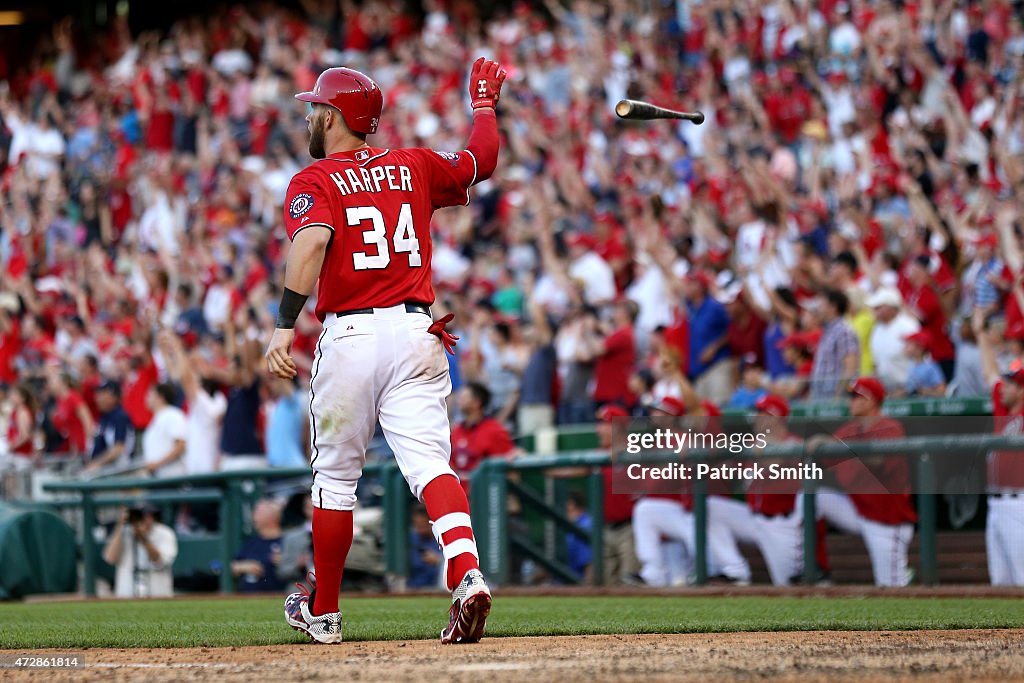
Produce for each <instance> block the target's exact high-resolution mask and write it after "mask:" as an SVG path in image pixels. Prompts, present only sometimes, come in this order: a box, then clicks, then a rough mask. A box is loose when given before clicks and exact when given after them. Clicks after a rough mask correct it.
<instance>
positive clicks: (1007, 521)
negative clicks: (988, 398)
mask: <svg viewBox="0 0 1024 683" xmlns="http://www.w3.org/2000/svg"><path fill="white" fill-rule="evenodd" d="M992 405H993V411H992V413H993V415H994V416H995V418H996V420H995V428H996V433H997V434H1003V435H1006V436H1016V435H1019V434H1024V370H1014V371H1013V372H1010V373H1007V374H1005V375H1003V377H1002V379H1000V380H999V381H998V382H996V385H995V387H994V388H993V389H992ZM987 460H988V462H987V467H986V470H987V472H986V475H987V476H986V484H987V487H988V519H987V520H986V521H985V550H986V551H987V555H988V575H989V580H990V581H991V582H992V585H993V586H1024V454H1022V453H1021V452H1020V451H992V452H991V453H989V454H988V456H987Z"/></svg>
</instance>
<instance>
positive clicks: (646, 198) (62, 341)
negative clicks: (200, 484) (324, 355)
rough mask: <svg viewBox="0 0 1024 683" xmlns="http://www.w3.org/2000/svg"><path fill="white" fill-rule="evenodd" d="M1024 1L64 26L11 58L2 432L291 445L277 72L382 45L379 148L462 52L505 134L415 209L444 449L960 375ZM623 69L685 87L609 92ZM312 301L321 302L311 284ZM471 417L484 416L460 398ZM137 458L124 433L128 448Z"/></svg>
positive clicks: (987, 281) (271, 13) (242, 462)
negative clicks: (423, 221) (441, 377)
mask: <svg viewBox="0 0 1024 683" xmlns="http://www.w3.org/2000/svg"><path fill="white" fill-rule="evenodd" d="M1022 22H1024V14H1022V10H1021V7H1020V4H1019V3H1016V2H1009V1H1006V0H977V1H966V0H920V1H917V2H910V1H906V2H901V1H896V0H878V1H872V2H867V1H864V0H851V1H849V2H847V1H834V0H822V1H809V0H807V1H805V0H782V1H775V0H768V1H764V2H753V1H750V0H704V1H703V2H680V3H673V2H665V1H659V0H650V1H646V2H625V1H623V0H615V1H612V2H610V3H605V2H591V1H588V0H572V1H571V2H563V1H562V0H545V2H533V3H528V2H519V3H516V4H514V5H510V6H508V7H507V8H506V9H498V10H496V11H492V12H490V13H489V14H488V15H487V16H486V17H484V16H481V14H480V13H479V10H478V9H477V7H476V6H475V4H474V3H472V2H467V1H463V0H452V1H450V2H445V1H443V0H426V1H425V2H423V3H422V5H417V7H416V8H415V9H414V10H410V8H408V7H405V6H404V5H403V4H402V3H400V2H397V1H388V2H386V1H379V0H367V1H366V2H362V3H354V2H351V1H350V0H341V1H340V2H337V3H336V2H332V1H331V0H304V1H303V2H302V3H301V7H296V8H286V7H283V6H277V5H275V4H273V3H261V4H259V5H254V6H242V5H237V6H232V7H229V8H226V10H225V11H223V12H216V13H212V14H209V15H207V16H204V17H202V18H201V19H198V18H193V19H181V20H179V21H177V22H175V23H174V24H173V25H170V26H168V27H167V28H166V30H162V31H159V32H141V33H137V34H133V33H132V32H131V31H130V30H129V28H128V24H127V22H126V21H124V20H123V19H113V20H111V21H110V22H109V24H108V26H107V27H106V28H105V29H104V30H103V31H101V32H97V33H89V32H84V31H80V30H78V28H77V27H76V25H75V23H73V22H71V21H62V22H59V23H57V24H55V26H54V28H53V31H52V33H50V34H49V35H46V36H44V37H43V39H41V40H40V41H39V42H38V44H37V45H36V46H35V48H34V49H33V50H32V51H31V53H30V54H25V55H23V56H22V58H20V59H18V60H17V61H9V62H7V63H0V171H2V173H0V196H2V201H0V384H2V386H3V410H2V417H0V419H2V420H3V422H4V424H5V425H6V428H5V429H3V430H2V431H0V439H2V440H3V443H4V450H5V451H6V452H7V453H9V454H12V460H11V461H12V462H20V463H29V462H31V461H32V459H33V458H36V457H37V456H39V455H40V454H46V455H47V456H48V457H50V456H56V457H59V458H63V459H65V461H69V462H79V463H81V464H82V465H83V466H84V467H86V468H88V469H89V470H90V471H98V470H100V469H102V468H108V469H111V468H114V469H116V468H119V467H122V468H127V467H137V466H143V467H145V468H146V469H147V470H148V471H150V472H152V473H155V474H165V475H166V474H178V473H200V472H207V471H212V470H216V469H224V468H230V467H233V466H248V465H252V464H258V463H268V462H269V464H271V465H279V466H289V465H291V466H302V465H304V464H305V463H306V462H307V458H306V455H305V453H306V440H307V439H308V436H307V430H306V405H307V397H306V393H307V389H306V387H307V386H308V376H309V375H308V373H309V363H310V358H311V351H312V347H313V343H314V340H315V337H316V335H317V333H318V329H319V324H318V322H317V321H316V319H315V317H314V316H313V315H312V313H311V312H307V314H306V315H305V316H304V317H303V318H302V319H301V320H300V323H299V326H298V331H299V335H298V341H297V344H296V348H295V355H296V360H297V362H298V363H299V365H300V367H301V368H302V371H303V374H302V375H301V377H300V380H299V381H298V382H296V383H295V384H291V383H289V382H283V381H278V380H271V379H268V378H267V376H266V375H265V373H264V371H263V361H262V351H263V347H264V344H265V342H266V340H267V339H268V337H269V333H270V331H271V329H272V328H273V324H274V322H273V321H274V319H275V316H276V306H277V302H278V299H279V295H280V289H279V288H280V283H281V282H282V279H283V272H282V269H283V264H284V256H285V254H286V250H287V247H288V244H287V238H286V235H285V233H284V230H283V228H282V218H281V211H282V207H281V203H282V201H283V198H284V193H285V188H286V186H287V183H288V181H289V179H290V177H291V175H292V174H293V173H295V172H296V171H297V170H299V169H300V168H301V167H302V166H304V165H305V164H306V163H307V162H308V161H309V158H308V156H307V130H306V124H305V122H304V120H303V116H304V114H305V112H304V110H303V109H302V107H301V105H300V104H299V103H297V102H295V101H294V100H293V99H292V94H293V93H295V92H299V91H303V90H308V89H309V88H310V87H311V86H312V84H313V82H314V80H315V78H316V76H317V75H318V74H319V73H320V71H321V70H323V69H324V68H327V67H330V66H337V65H346V66H351V67H354V68H357V69H360V70H364V71H365V72H366V73H368V74H370V75H371V76H372V77H373V78H374V79H376V80H377V82H378V83H379V84H380V86H381V88H382V90H383V92H384V95H385V105H384V115H383V118H382V122H381V127H380V132H379V133H378V134H377V135H376V136H375V137H374V138H372V139H371V140H370V142H371V144H374V145H376V146H379V147H403V146H422V147H430V148H434V149H439V150H459V149H461V148H462V146H463V145H464V143H465V141H466V139H467V136H468V124H469V122H470V117H469V115H468V102H467V101H466V98H465V95H464V92H465V87H464V82H465V78H466V75H467V71H468V66H469V64H470V63H471V61H472V59H473V58H475V56H477V55H478V54H488V55H491V56H493V57H495V58H496V59H498V60H499V61H501V63H502V64H503V65H505V67H506V68H507V70H508V72H509V79H508V82H507V83H506V86H505V92H503V97H502V101H501V105H500V108H499V122H500V126H501V130H502V134H503V139H502V152H501V159H500V162H499V166H498V171H497V172H496V174H495V176H494V178H493V179H491V180H489V181H487V182H485V183H482V184H480V185H479V186H477V187H476V189H475V190H474V198H473V202H472V204H471V205H470V206H468V207H465V208H455V209H448V210H445V211H443V212H439V213H438V214H437V215H436V216H435V222H434V225H432V226H431V231H432V234H433V238H434V245H435V247H434V249H435V250H434V257H433V269H434V277H435V288H436V291H437V298H438V300H437V304H436V305H435V309H434V311H435V317H438V311H441V312H445V311H453V312H455V314H456V322H455V327H456V332H457V333H458V334H460V335H461V337H462V341H461V342H460V343H459V345H458V347H457V349H456V356H455V357H453V358H452V359H451V362H452V368H453V375H454V376H455V379H456V386H457V387H460V388H459V389H458V390H457V392H456V394H455V396H454V399H453V400H452V405H451V410H452V421H453V426H454V428H455V433H454V436H453V441H454V446H455V448H454V454H453V461H454V464H455V466H456V469H457V470H459V471H460V472H465V471H468V470H470V469H472V467H473V466H474V465H475V463H476V462H478V461H479V459H480V458H482V457H487V456H489V455H495V454H501V453H502V452H507V451H510V450H511V449H512V448H513V441H512V440H511V439H510V437H513V438H514V437H516V436H518V435H522V434H528V433H533V432H536V431H537V430H538V429H543V428H545V427H550V426H552V425H560V424H571V423H585V422H593V421H594V420H595V411H596V410H597V409H598V408H600V407H601V406H603V405H606V404H609V403H614V404H618V405H619V406H621V407H624V408H625V409H627V410H628V411H633V412H640V411H643V410H644V407H645V406H648V405H651V404H653V403H655V402H657V401H661V400H662V399H664V398H665V397H674V398H677V399H679V400H680V401H682V403H683V404H684V406H685V407H686V408H687V409H693V408H695V407H696V406H697V405H698V403H700V402H705V404H706V403H707V402H710V403H713V404H715V405H716V406H718V407H721V408H737V409H748V410H749V409H750V408H751V407H752V406H753V405H754V402H755V401H756V400H757V399H758V398H759V397H761V396H762V395H764V394H765V393H767V392H771V393H775V394H779V395H781V396H785V397H787V398H789V399H792V400H797V401H798V400H802V399H809V400H814V401H824V400H833V399H836V398H838V397H840V396H842V395H843V394H844V392H845V389H846V387H847V385H848V381H849V380H850V379H852V378H854V377H857V376H859V375H874V376H877V377H879V378H880V379H881V380H882V381H883V383H884V384H885V385H886V388H887V390H888V391H889V394H890V396H914V395H919V396H945V395H956V396H974V395H983V394H987V393H988V392H989V391H990V390H991V380H992V376H990V375H991V373H986V372H985V370H984V369H983V368H984V365H985V364H984V363H983V362H982V360H983V359H982V356H983V355H984V354H983V352H984V351H985V350H986V348H987V349H988V350H989V351H991V353H990V354H989V356H990V357H991V358H993V359H994V363H995V364H996V366H997V369H998V370H1000V371H1005V370H1008V369H1011V368H1015V367H1017V366H1018V365H1019V363H1020V352H1021V348H1022V347H1021V344H1022V343H1024V342H1022V340H1024V317H1022V315H1021V310H1022V306H1021V304H1022V303H1024V293H1022V290H1021V275H1022V266H1024V261H1022V258H1021V248H1022V243H1024V224H1022V223H1021V221H1020V215H1019V213H1020V212H1019V207H1020V205H1021V199H1022V197H1021V196H1020V194H1019V193H1021V192H1022V191H1024V186H1022V181H1024V167H1022V164H1021V158H1020V153H1021V152H1022V151H1024V127H1022V121H1024V117H1021V116H1020V112H1019V107H1020V105H1021V101H1022V95H1024V92H1022V87H1021V86H1022V83H1024V70H1022V68H1021V67H1022V58H1024V23H1022ZM627 96H629V97H636V98H642V99H647V100H650V101H652V102H654V103H656V104H660V105H664V106H672V107H677V108H684V109H688V110H695V109H699V110H702V111H704V112H705V114H706V115H707V122H706V123H705V124H704V125H703V126H700V127H697V126H694V125H692V124H690V123H689V122H653V123H643V124H636V123H625V122H622V121H619V120H617V119H616V118H615V117H614V114H613V111H612V108H613V105H614V103H615V102H616V101H617V100H619V99H620V98H623V97H627ZM311 309H312V304H311V305H310V310H311ZM485 416H490V417H491V418H493V420H488V421H486V425H485V426H484V428H481V427H480V425H481V423H482V421H484V417H485ZM133 454H134V455H135V459H134V460H132V459H131V458H132V455H133Z"/></svg>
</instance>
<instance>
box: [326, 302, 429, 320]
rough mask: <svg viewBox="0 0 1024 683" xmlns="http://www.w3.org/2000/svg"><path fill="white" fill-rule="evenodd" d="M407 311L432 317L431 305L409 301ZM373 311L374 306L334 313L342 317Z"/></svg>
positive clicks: (406, 304)
mask: <svg viewBox="0 0 1024 683" xmlns="http://www.w3.org/2000/svg"><path fill="white" fill-rule="evenodd" d="M405 312H406V313H422V314H423V315H425V316H427V317H428V318H430V317H431V315H430V307H429V306H425V305H424V304H414V303H409V302H408V301H407V302H406V303H405ZM372 313H373V309H372V308H355V309H352V310H351V311H338V312H336V313H335V314H334V315H336V316H338V317H339V318H341V317H342V316H346V315H368V314H372Z"/></svg>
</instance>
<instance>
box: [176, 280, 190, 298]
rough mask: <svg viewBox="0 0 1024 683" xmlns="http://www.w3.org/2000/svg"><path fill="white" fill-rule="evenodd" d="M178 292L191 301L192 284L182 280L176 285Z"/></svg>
mask: <svg viewBox="0 0 1024 683" xmlns="http://www.w3.org/2000/svg"><path fill="white" fill-rule="evenodd" d="M178 294H181V295H182V296H183V297H185V298H186V299H188V300H189V301H192V285H190V284H189V283H187V282H182V283H181V284H180V285H178Z"/></svg>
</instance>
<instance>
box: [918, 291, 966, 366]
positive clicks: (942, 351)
mask: <svg viewBox="0 0 1024 683" xmlns="http://www.w3.org/2000/svg"><path fill="white" fill-rule="evenodd" d="M907 306H909V307H910V309H911V310H912V311H913V312H914V314H915V315H916V316H917V319H918V320H920V321H921V328H922V329H924V330H927V331H928V333H929V334H930V335H931V337H932V347H931V348H930V349H928V351H929V352H930V353H931V354H932V358H934V359H935V360H936V361H944V360H953V358H955V357H956V350H955V349H954V347H953V342H952V341H951V340H950V338H949V335H948V334H946V312H945V311H943V310H942V302H940V301H939V297H938V296H937V295H936V294H935V292H934V290H932V288H931V287H929V286H927V285H925V286H923V287H920V288H918V289H914V290H911V291H910V293H909V294H908V295H907Z"/></svg>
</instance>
